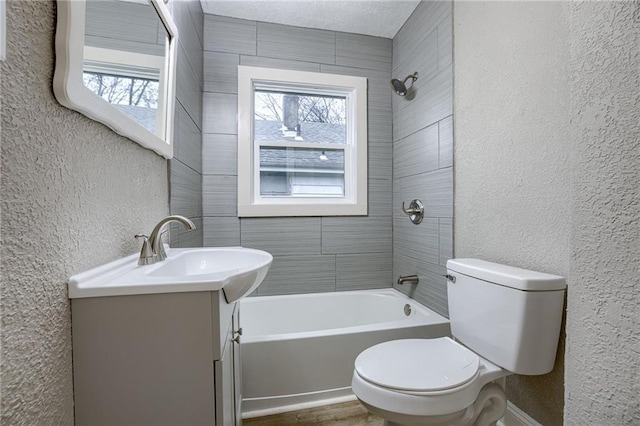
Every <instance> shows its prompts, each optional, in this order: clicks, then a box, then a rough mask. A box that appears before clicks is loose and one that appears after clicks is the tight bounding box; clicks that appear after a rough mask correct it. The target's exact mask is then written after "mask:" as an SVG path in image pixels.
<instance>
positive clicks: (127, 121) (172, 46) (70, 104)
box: [53, 0, 178, 159]
mask: <svg viewBox="0 0 640 426" xmlns="http://www.w3.org/2000/svg"><path fill="white" fill-rule="evenodd" d="M149 2H150V3H151V6H152V7H153V8H154V9H155V11H156V12H157V13H158V17H159V18H160V20H161V21H162V23H163V24H164V26H165V28H166V30H167V34H168V39H169V43H168V46H167V47H166V48H165V55H166V60H165V70H164V71H165V76H166V81H165V83H166V93H165V95H164V96H166V111H165V117H164V120H165V121H164V134H165V137H164V139H163V138H161V137H159V136H158V135H155V134H153V133H151V132H150V131H149V130H147V129H145V128H144V127H143V126H141V125H140V124H138V123H136V122H135V121H134V120H133V119H131V118H129V117H127V116H126V115H125V114H124V113H123V112H121V111H120V110H118V109H117V108H115V107H114V106H112V105H111V104H109V103H108V102H107V101H106V100H104V99H102V98H101V97H100V96H98V95H96V94H95V93H93V92H92V91H91V90H89V89H88V88H87V87H85V85H84V82H83V60H84V38H85V10H86V0H57V15H58V17H57V21H58V22H57V25H56V39H55V48H56V66H55V71H54V75H53V92H54V94H55V96H56V99H57V100H58V102H60V103H61V104H62V105H64V106H65V107H67V108H70V109H72V110H75V111H78V112H79V113H81V114H83V115H85V116H87V117H89V118H91V119H92V120H95V121H98V122H100V123H102V124H104V125H106V126H107V127H109V128H111V129H112V130H113V131H115V132H116V133H118V134H120V135H122V136H125V137H127V138H129V139H131V140H133V141H134V142H137V143H138V144H140V145H142V146H143V147H145V148H148V149H150V150H152V151H154V152H156V153H157V154H159V155H161V156H163V157H164V158H167V159H170V158H172V157H173V116H174V109H175V92H176V65H177V64H176V61H177V52H178V28H177V27H176V25H175V23H174V22H173V19H172V17H171V14H170V13H169V9H167V7H166V6H165V5H164V4H163V3H162V0H149Z"/></svg>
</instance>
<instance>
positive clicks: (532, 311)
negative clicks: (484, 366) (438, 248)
mask: <svg viewBox="0 0 640 426" xmlns="http://www.w3.org/2000/svg"><path fill="white" fill-rule="evenodd" d="M447 273H448V274H449V275H450V277H449V279H448V283H447V291H448V300H449V319H450V321H451V334H452V335H453V336H454V337H455V338H456V339H458V340H459V341H460V342H461V343H463V344H464V345H465V346H467V347H468V348H470V349H471V350H473V351H474V352H476V353H477V354H478V355H480V356H482V357H483V358H486V359H488V360H489V361H491V362H493V363H494V364H497V365H499V366H500V367H502V368H504V369H505V370H509V371H511V372H513V373H516V374H527V375H538V374H546V373H548V372H550V371H551V370H552V369H553V364H554V362H555V358H556V350H557V347H558V337H559V335H560V325H561V323H562V308H563V305H564V292H565V288H566V282H565V279H564V278H563V277H559V276H557V275H550V274H544V273H541V272H535V271H529V270H526V269H520V268H514V267H511V266H506V265H500V264H497V263H491V262H486V261H484V260H480V259H451V260H449V261H447Z"/></svg>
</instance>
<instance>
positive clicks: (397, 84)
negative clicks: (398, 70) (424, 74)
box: [391, 71, 418, 96]
mask: <svg viewBox="0 0 640 426" xmlns="http://www.w3.org/2000/svg"><path fill="white" fill-rule="evenodd" d="M409 79H411V85H410V86H409V87H407V86H406V83H407V80H409ZM417 79H418V71H416V72H414V73H413V74H411V75H408V76H407V77H406V78H405V79H404V80H402V81H400V80H398V79H397V78H394V79H393V80H391V86H393V90H395V91H396V93H397V94H398V95H400V96H404V95H406V94H407V92H408V91H409V89H411V87H412V86H413V83H414V82H415V81H416V80H417Z"/></svg>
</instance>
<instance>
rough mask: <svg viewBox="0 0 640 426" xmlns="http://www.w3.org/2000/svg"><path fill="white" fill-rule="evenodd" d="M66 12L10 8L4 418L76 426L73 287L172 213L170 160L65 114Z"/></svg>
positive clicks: (5, 71) (38, 5) (32, 4)
mask: <svg viewBox="0 0 640 426" xmlns="http://www.w3.org/2000/svg"><path fill="white" fill-rule="evenodd" d="M54 31H55V3H54V2H44V1H9V2H8V4H7V60H6V61H5V62H2V63H1V65H2V85H1V87H2V89H1V90H2V91H1V96H2V98H1V100H2V187H1V194H0V195H1V203H2V204H1V205H2V228H1V232H2V307H1V308H2V310H1V321H2V367H1V368H2V385H1V386H2V387H1V392H2V415H1V419H0V423H2V424H7V425H53V424H60V425H72V424H73V395H72V392H73V388H72V375H71V328H70V315H71V313H70V310H69V302H68V299H67V286H66V281H67V279H68V277H69V276H70V275H72V274H74V273H77V272H80V271H83V270H86V269H88V268H91V267H94V266H97V265H100V264H102V263H105V262H108V261H111V260H114V259H116V258H118V257H121V256H123V255H126V254H130V253H132V252H134V251H135V250H137V247H138V245H137V244H136V242H135V241H134V239H133V235H134V234H135V233H138V232H149V231H150V230H151V228H152V227H153V225H154V224H155V223H156V222H157V220H159V219H160V218H162V217H163V216H165V215H166V214H167V212H168V185H167V166H166V161H165V160H163V159H162V158H161V157H159V156H157V155H156V154H154V153H152V152H151V151H148V150H145V149H142V148H141V147H140V146H139V145H137V144H135V143H133V142H131V141H129V140H128V139H125V138H122V137H120V136H117V135H116V134H115V133H113V132H112V131H111V130H109V129H107V128H106V127H104V126H103V125H101V124H98V123H95V122H93V121H91V120H89V119H87V118H85V117H84V116H82V115H80V114H78V113H76V112H73V111H71V110H68V109H66V108H64V107H62V106H61V105H59V104H58V103H57V102H56V100H55V98H54V96H53V93H52V89H51V84H52V76H53V68H54V45H53V40H54Z"/></svg>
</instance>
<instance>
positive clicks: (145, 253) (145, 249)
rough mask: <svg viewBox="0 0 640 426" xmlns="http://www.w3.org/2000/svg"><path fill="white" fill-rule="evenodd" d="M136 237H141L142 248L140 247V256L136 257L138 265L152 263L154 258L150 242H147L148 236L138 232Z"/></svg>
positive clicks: (154, 260)
mask: <svg viewBox="0 0 640 426" xmlns="http://www.w3.org/2000/svg"><path fill="white" fill-rule="evenodd" d="M135 238H136V239H140V238H142V248H141V249H140V257H139V258H138V265H153V264H154V263H155V262H156V259H155V258H154V257H153V250H151V243H149V237H147V236H146V235H142V234H138V235H136V236H135Z"/></svg>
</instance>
